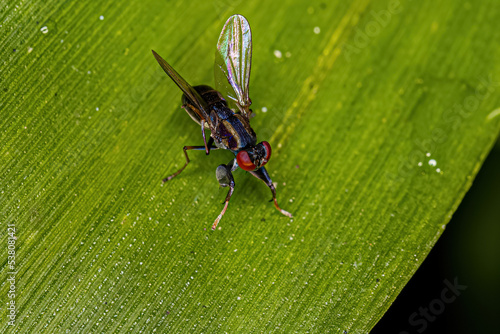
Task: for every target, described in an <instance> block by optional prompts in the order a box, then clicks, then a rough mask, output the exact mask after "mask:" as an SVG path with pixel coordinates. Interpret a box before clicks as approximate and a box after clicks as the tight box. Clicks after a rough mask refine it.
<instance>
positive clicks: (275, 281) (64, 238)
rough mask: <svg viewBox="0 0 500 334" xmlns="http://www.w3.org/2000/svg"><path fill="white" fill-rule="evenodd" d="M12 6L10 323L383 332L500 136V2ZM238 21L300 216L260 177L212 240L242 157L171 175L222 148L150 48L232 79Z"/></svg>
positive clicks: (4, 222) (2, 173)
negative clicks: (207, 145)
mask: <svg viewBox="0 0 500 334" xmlns="http://www.w3.org/2000/svg"><path fill="white" fill-rule="evenodd" d="M0 8H1V9H0V17H1V26H0V28H1V30H2V34H1V35H0V41H1V42H0V43H1V45H2V49H1V50H0V55H1V59H2V66H1V68H0V71H1V79H0V80H1V82H0V86H1V87H0V93H1V94H2V98H1V100H0V110H1V115H2V118H1V120H0V123H1V126H0V129H1V132H0V142H1V143H2V145H1V147H0V156H1V170H0V190H1V194H0V195H1V197H0V201H1V202H0V203H1V206H0V208H1V215H0V218H1V219H0V224H1V227H2V234H1V245H3V246H2V247H4V248H3V249H4V251H3V256H2V272H1V280H0V282H1V286H0V296H1V297H0V298H1V301H2V303H3V305H7V303H11V302H12V301H13V302H15V304H14V305H15V315H16V316H15V324H14V325H13V326H12V327H11V326H9V323H8V321H9V318H8V315H9V314H10V311H9V310H8V309H6V308H5V307H3V308H2V309H1V311H0V317H1V319H2V322H1V325H0V326H1V327H0V328H1V330H2V331H6V330H9V329H11V330H14V331H17V332H20V333H29V332H33V333H34V332H48V333H55V332H66V331H71V332H82V333H90V332H92V333H94V332H99V333H103V332H125V331H127V332H143V333H152V332H154V331H156V332H159V333H179V332H187V331H193V332H203V333H223V332H230V333H234V332H245V333H248V332H255V333H257V332H272V331H276V332H317V333H325V332H332V333H343V332H347V333H365V332H368V331H369V330H370V329H371V328H372V327H373V326H374V325H375V323H376V322H377V321H378V319H380V318H381V317H382V315H383V314H384V312H385V311H386V310H387V309H388V307H389V306H390V304H391V302H392V301H393V300H394V299H395V298H396V296H397V294H398V293H399V292H400V291H401V289H402V288H403V286H404V285H405V284H406V282H407V281H408V280H409V279H410V278H411V276H412V275H413V273H414V272H415V271H416V270H417V268H418V267H419V265H420V264H421V263H422V261H424V259H425V257H426V256H427V254H428V253H429V251H430V249H431V248H432V246H433V245H434V243H435V242H436V240H437V239H438V238H439V236H440V235H441V234H442V232H443V230H444V228H445V226H446V223H447V222H448V221H449V220H450V217H451V216H452V214H453V212H454V211H455V209H456V208H457V206H458V204H459V203H460V201H461V199H462V198H463V196H464V194H465V192H466V191H467V189H468V188H469V187H470V185H471V183H472V181H473V179H474V176H475V175H476V173H477V171H478V169H479V168H480V166H481V164H482V162H483V160H484V159H485V157H486V155H487V154H488V152H489V150H490V149H491V147H492V145H493V143H494V142H495V139H496V137H497V136H498V133H499V130H500V117H499V115H500V112H499V109H498V108H499V107H500V94H499V89H500V68H499V63H498V61H497V59H499V45H500V43H499V42H500V30H498V29H497V25H498V24H497V23H498V22H497V21H498V20H497V18H498V14H499V10H500V8H499V7H498V6H497V5H496V2H495V1H493V0H490V1H486V0H485V1H476V2H475V3H474V5H472V4H470V3H467V4H463V3H461V2H457V1H452V0H447V1H441V2H439V3H431V2H416V1H408V0H407V1H403V0H401V1H389V2H388V1H367V0H363V1H356V2H348V1H335V2H324V3H321V4H316V3H313V4H311V2H310V1H291V0H289V1H285V2H279V3H278V2H269V1H268V2H263V1H262V2H241V1H232V2H229V1H219V2H214V3H212V2H202V1H189V2H182V3H181V2H163V1H146V2H135V3H126V2H123V3H122V2H116V3H98V2H89V3H83V2H60V1H44V2H42V1H40V2H31V1H27V2H12V1H8V2H4V4H3V5H2V6H0ZM234 13H241V14H243V15H245V16H246V17H247V18H248V20H249V22H250V25H251V27H252V31H253V42H254V45H253V46H254V48H253V68H252V78H251V81H250V93H251V98H252V100H253V105H252V107H253V110H254V111H255V113H256V117H255V118H253V119H252V126H253V128H254V130H255V131H256V133H257V134H258V137H259V140H267V141H269V142H270V143H271V145H273V158H272V159H271V161H270V162H269V164H268V170H269V172H270V174H271V177H272V179H273V181H274V182H275V183H276V185H277V192H278V201H279V202H280V205H281V206H282V207H283V208H284V209H285V210H288V211H290V212H292V213H293V214H294V219H292V220H290V219H288V218H286V217H284V216H282V215H281V214H279V212H277V211H276V210H275V209H274V207H273V205H272V203H269V202H268V199H270V198H271V194H270V191H269V189H268V188H267V187H266V186H265V185H264V184H263V183H262V182H260V181H258V180H256V179H255V178H253V177H251V175H249V174H248V173H245V172H243V171H241V170H240V171H237V172H235V173H234V176H235V181H236V189H235V192H234V195H233V198H232V199H231V202H230V205H229V208H228V211H227V213H226V215H225V216H224V218H223V219H222V221H221V223H220V229H218V230H216V231H215V232H212V231H211V230H210V226H211V224H212V222H213V220H214V219H215V218H216V217H217V215H218V214H219V213H220V210H221V209H222V204H221V202H222V201H223V200H224V198H225V196H226V193H227V189H219V190H218V189H217V188H218V183H217V180H216V179H215V177H214V176H215V175H214V174H215V173H214V172H215V168H216V167H217V166H218V165H219V164H221V163H227V162H228V161H230V159H231V158H232V155H231V153H230V152H226V151H215V152H213V153H211V154H210V155H209V156H205V154H204V153H203V152H190V157H191V160H192V162H191V163H190V165H189V166H188V167H187V168H186V170H185V171H184V172H183V173H182V174H181V175H180V176H179V177H177V178H175V179H174V180H172V181H169V182H168V183H166V184H165V185H163V186H162V183H161V179H162V178H163V177H165V176H167V175H168V174H170V173H172V172H174V171H176V170H177V169H178V168H179V167H181V166H182V165H183V163H184V156H183V154H182V147H183V146H184V145H200V144H201V143H202V139H201V136H200V130H199V127H198V126H197V125H196V124H195V123H193V122H192V121H191V120H190V118H189V117H188V116H187V115H186V113H185V112H184V111H183V110H182V109H181V108H180V107H179V106H180V96H181V93H180V91H179V89H178V88H177V87H176V86H175V84H173V83H172V82H171V80H170V79H169V78H168V77H167V76H166V75H165V74H164V73H163V71H162V70H161V68H160V67H159V66H158V64H157V63H156V61H155V59H154V58H153V56H152V55H151V51H150V50H151V49H154V50H156V51H157V52H158V53H159V54H161V55H162V56H163V57H164V58H165V59H166V60H167V61H168V62H169V63H170V64H171V65H172V66H173V67H174V68H175V69H176V70H177V71H179V73H181V74H182V75H183V77H184V78H185V79H186V80H187V81H188V82H190V83H191V84H193V85H195V84H200V83H207V84H212V83H213V78H212V76H213V60H214V52H215V47H216V43H217V38H218V35H219V32H220V30H221V28H222V26H223V24H224V22H225V20H226V19H227V18H228V17H229V16H230V15H231V14H234ZM265 110H267V112H264V111H265ZM9 225H10V226H9ZM8 227H15V237H16V239H13V235H14V234H12V235H9V234H8V232H9V231H11V230H8ZM9 242H10V244H11V245H14V246H12V248H13V249H14V250H15V255H14V253H12V252H11V253H10V255H11V257H10V258H9V257H7V255H9V253H8V249H9V248H8V245H9ZM11 261H15V263H14V262H11ZM11 272H15V273H14V274H12V273H11ZM10 289H14V290H10ZM11 296H13V297H12V298H11Z"/></svg>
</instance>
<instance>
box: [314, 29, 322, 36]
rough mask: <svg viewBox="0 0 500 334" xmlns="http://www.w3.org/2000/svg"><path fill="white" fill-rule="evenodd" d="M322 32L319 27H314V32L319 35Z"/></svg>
mask: <svg viewBox="0 0 500 334" xmlns="http://www.w3.org/2000/svg"><path fill="white" fill-rule="evenodd" d="M320 32H321V29H320V28H319V27H314V33H315V34H316V35H317V34H319V33H320Z"/></svg>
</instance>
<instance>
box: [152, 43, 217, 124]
mask: <svg viewBox="0 0 500 334" xmlns="http://www.w3.org/2000/svg"><path fill="white" fill-rule="evenodd" d="M151 51H153V56H155V58H156V60H157V61H158V64H160V66H161V68H163V70H164V71H165V73H167V74H168V76H169V77H170V79H172V80H173V81H174V82H175V83H176V84H177V86H179V88H180V89H181V90H182V91H183V92H184V94H186V96H187V97H188V99H189V100H191V102H193V105H194V106H195V107H196V109H198V110H195V111H196V113H199V116H200V119H202V120H205V121H207V123H209V124H211V122H210V117H209V116H208V105H207V103H206V102H205V100H204V99H203V98H202V97H201V96H200V94H199V93H198V92H197V91H196V90H195V89H194V88H193V87H192V86H191V85H190V84H188V83H187V81H186V80H184V79H183V78H182V77H181V76H180V74H179V73H177V72H176V71H175V70H174V69H173V67H172V66H170V65H169V64H168V63H167V62H166V61H165V59H163V58H162V57H160V55H158V54H157V53H156V52H154V50H151Z"/></svg>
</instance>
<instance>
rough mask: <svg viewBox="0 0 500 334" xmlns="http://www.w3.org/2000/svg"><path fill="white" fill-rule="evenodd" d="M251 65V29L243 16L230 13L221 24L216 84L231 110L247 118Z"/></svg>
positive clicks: (216, 58) (249, 102)
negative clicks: (224, 22) (222, 26)
mask: <svg viewBox="0 0 500 334" xmlns="http://www.w3.org/2000/svg"><path fill="white" fill-rule="evenodd" d="M251 66H252V32H251V31H250V25H249V24H248V21H247V19H246V18H245V17H243V16H242V15H233V16H231V17H230V18H229V19H228V20H227V21H226V24H224V28H222V31H221V33H220V36H219V42H218V43H217V51H216V52H215V87H216V89H217V90H218V91H219V92H221V93H222V94H223V95H224V96H225V97H226V98H227V102H228V103H229V105H230V107H232V108H233V106H235V107H236V108H233V110H234V111H236V112H237V111H238V110H239V111H240V112H241V113H242V114H243V115H244V116H245V117H247V118H250V114H251V113H252V112H251V111H250V105H251V104H252V100H250V97H249V92H248V85H249V83H250V68H251Z"/></svg>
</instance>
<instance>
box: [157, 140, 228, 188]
mask: <svg viewBox="0 0 500 334" xmlns="http://www.w3.org/2000/svg"><path fill="white" fill-rule="evenodd" d="M213 143H214V140H213V138H210V140H209V141H208V144H207V143H205V146H184V148H183V150H184V155H185V156H186V163H185V164H184V166H182V168H181V169H179V170H178V171H177V172H175V173H174V174H172V175H170V176H167V177H166V178H164V179H163V180H162V181H163V183H165V182H167V181H170V180H172V179H173V178H174V177H176V176H177V175H179V174H180V173H181V172H182V171H183V170H184V168H186V166H187V165H188V163H189V157H188V154H187V151H188V150H206V148H207V145H208V148H209V151H208V152H210V150H216V149H218V147H216V146H213Z"/></svg>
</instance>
